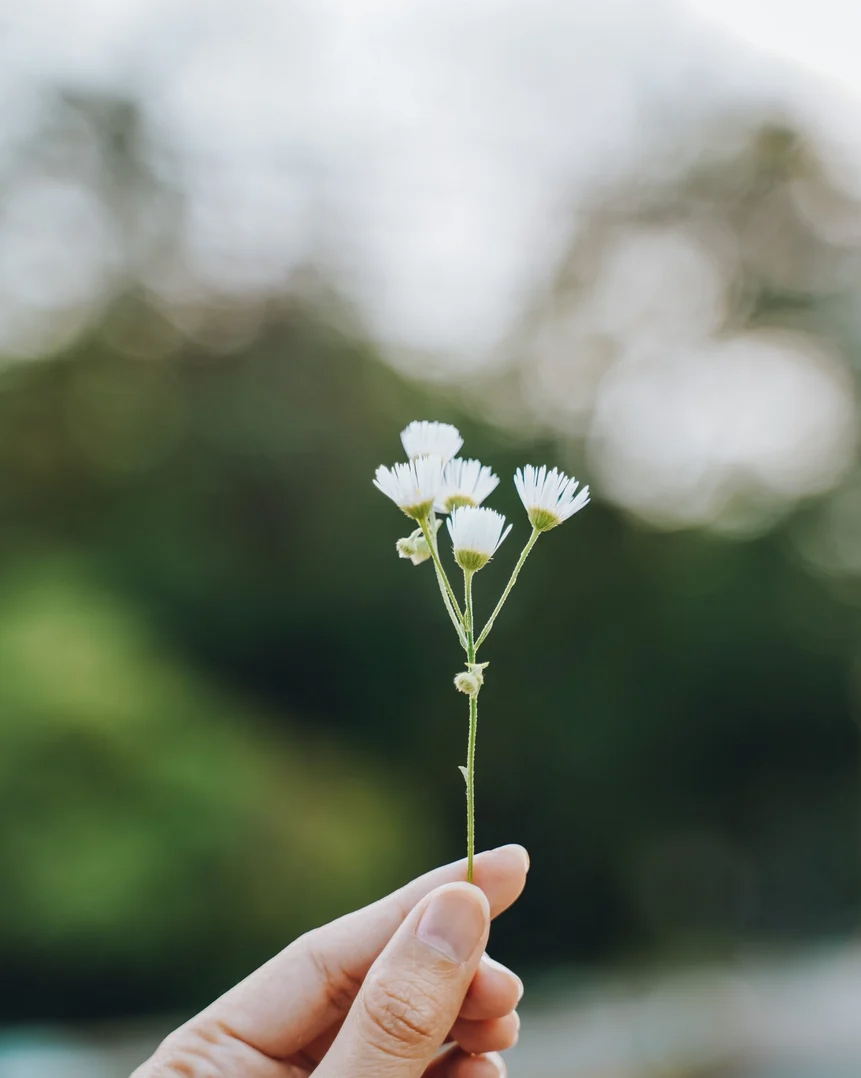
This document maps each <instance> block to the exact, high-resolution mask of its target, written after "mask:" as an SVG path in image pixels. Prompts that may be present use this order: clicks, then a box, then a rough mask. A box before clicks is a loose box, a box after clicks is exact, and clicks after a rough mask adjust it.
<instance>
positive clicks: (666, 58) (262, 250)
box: [0, 0, 861, 356]
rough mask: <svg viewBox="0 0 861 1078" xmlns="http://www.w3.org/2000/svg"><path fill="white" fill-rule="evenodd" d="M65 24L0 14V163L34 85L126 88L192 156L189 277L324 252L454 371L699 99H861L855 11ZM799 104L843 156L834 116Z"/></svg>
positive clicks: (659, 7) (364, 302) (801, 1)
mask: <svg viewBox="0 0 861 1078" xmlns="http://www.w3.org/2000/svg"><path fill="white" fill-rule="evenodd" d="M65 12H66V5H65V3H63V2H61V0H29V2H28V3H27V4H22V5H18V6H17V7H16V10H15V13H14V15H9V14H8V13H6V14H5V15H4V16H2V17H0V31H2V33H0V103H2V102H4V99H5V105H4V107H3V108H2V121H0V154H2V151H3V141H4V138H7V139H8V138H10V137H11V136H13V135H14V129H15V127H16V125H23V124H25V123H26V118H27V115H28V109H31V108H32V107H33V102H34V101H35V100H36V95H32V94H31V95H30V97H29V99H27V98H26V96H25V94H24V93H23V90H22V88H25V87H26V86H28V85H35V84H38V82H39V80H40V79H44V78H45V77H46V76H47V77H48V79H49V80H56V81H59V82H61V83H63V82H65V83H67V84H71V85H74V84H75V83H76V82H79V81H80V82H82V83H83V84H84V85H92V86H96V87H100V86H104V87H108V88H113V87H115V86H116V87H118V88H120V89H121V90H122V89H125V88H127V87H129V86H130V87H131V88H132V89H133V90H140V92H141V96H142V97H143V99H144V100H145V101H146V104H147V107H148V109H149V112H150V116H151V117H152V118H153V119H154V121H155V122H156V123H157V125H158V126H159V127H160V128H161V129H162V130H163V131H165V132H166V133H167V134H168V136H169V137H170V138H171V139H172V140H173V142H174V143H175V144H176V145H178V146H180V147H181V148H183V149H184V150H186V151H187V153H188V160H189V166H188V170H189V174H188V175H187V177H186V179H187V182H188V183H189V185H190V187H191V189H192V190H193V192H194V193H195V196H196V199H195V201H194V205H195V210H194V217H193V220H192V222H191V226H190V227H191V228H192V229H193V230H196V232H195V235H194V237H193V248H194V250H193V254H194V257H195V258H197V259H198V262H199V266H198V267H196V268H197V269H199V268H200V266H205V265H210V264H211V266H215V263H219V266H218V268H217V272H218V273H222V274H233V276H234V279H233V280H230V281H227V282H225V283H227V284H229V285H231V286H236V287H241V286H242V284H243V277H246V278H247V280H246V283H247V285H248V286H249V287H252V288H253V287H255V286H256V284H257V283H258V278H259V275H260V274H261V273H262V274H263V275H264V276H265V275H266V274H267V273H269V272H270V270H272V271H274V272H276V273H277V272H282V267H284V266H286V264H287V263H288V262H289V261H290V260H291V259H292V260H293V261H294V262H300V261H301V260H302V259H303V258H305V257H308V255H309V253H311V252H314V253H317V252H319V251H321V250H323V251H326V250H334V249H336V248H337V250H338V258H339V259H341V260H342V261H341V267H340V268H341V270H342V271H343V273H344V285H345V287H346V288H347V289H348V290H349V291H352V292H353V293H354V294H355V295H356V298H357V299H358V301H359V302H360V304H361V306H362V308H363V310H364V311H365V313H366V316H367V317H368V319H369V321H370V324H371V325H372V326H373V328H374V329H375V330H376V331H377V332H379V333H380V335H381V336H382V337H383V338H384V339H388V340H390V341H393V342H398V343H404V344H406V345H408V346H410V347H412V346H415V345H418V346H419V347H425V348H430V349H434V350H437V349H438V350H440V351H441V352H449V351H454V352H460V353H461V354H463V353H466V352H468V353H469V354H471V355H472V356H475V355H478V354H480V353H481V352H482V351H483V350H485V349H488V348H492V347H493V344H494V341H496V340H498V339H499V338H500V337H502V336H504V335H505V333H506V331H507V330H508V329H509V328H510V323H511V319H515V318H516V317H517V315H518V312H519V311H520V310H521V309H522V306H523V304H524V302H527V299H526V297H528V296H529V294H530V291H531V290H533V289H534V288H535V287H536V284H537V282H539V281H540V275H541V274H542V273H543V272H547V271H548V269H552V265H553V263H554V258H555V250H554V244H555V245H560V244H564V242H565V241H566V229H567V228H568V227H570V224H569V222H570V215H571V210H570V208H571V205H572V200H574V201H576V197H577V195H578V193H579V192H580V191H583V190H588V189H589V188H590V186H592V187H594V185H595V184H596V183H605V182H612V178H613V177H614V175H616V174H617V173H620V172H622V173H630V172H631V170H632V169H636V168H638V167H639V164H638V162H639V155H642V154H643V152H644V151H648V148H649V146H650V145H651V144H652V143H653V142H654V140H655V139H660V138H661V137H664V135H665V134H667V132H669V134H670V135H671V134H672V128H673V124H675V125H680V124H687V126H688V129H689V130H690V131H694V132H695V131H696V130H697V129H698V121H699V117H700V115H707V114H708V110H709V108H711V107H712V106H713V104H714V102H715V101H716V99H717V100H720V99H726V100H729V101H733V100H735V101H736V102H739V101H740V102H741V103H742V107H750V108H751V109H755V108H757V107H761V105H760V106H757V105H756V102H757V101H759V102H760V103H761V102H762V101H764V100H766V101H767V100H768V99H769V98H771V99H774V98H777V97H780V96H781V95H783V96H784V97H788V98H790V99H792V100H793V101H794V102H795V104H796V105H798V103H799V101H800V102H802V104H801V106H800V107H802V108H813V106H812V105H811V104H810V102H811V101H813V100H814V99H816V100H818V99H820V98H821V97H822V92H821V86H820V85H819V78H818V77H817V78H806V77H805V76H804V74H803V70H802V69H807V70H808V71H809V72H815V73H817V76H821V77H823V78H824V79H826V80H830V81H832V82H834V83H836V84H839V85H841V86H843V87H851V88H852V89H853V91H855V92H857V93H858V94H859V96H861V65H859V64H858V63H857V60H856V53H857V43H858V41H859V39H861V35H859V33H858V30H859V28H861V0H604V2H603V3H602V4H600V5H598V4H593V3H591V2H589V0H581V2H580V3H571V2H570V0H410V2H409V3H404V2H403V0H292V2H289V0H77V3H76V4H75V20H74V22H75V27H74V33H69V32H68V26H67V19H66V18H65V17H64V13H65ZM716 26H717V27H719V28H720V32H717V33H716V32H715V27H716ZM750 45H753V46H755V48H754V49H751V48H749V46H750ZM759 49H762V50H764V51H765V53H766V54H768V55H767V56H765V57H763V56H762V55H760V54H759V53H758V52H757V50H759ZM781 60H790V61H792V62H793V63H794V64H795V65H801V67H800V68H799V67H797V66H796V67H795V68H794V70H795V71H796V72H797V74H793V67H792V66H791V65H787V68H788V70H787V71H786V72H784V73H781V71H780V67H781V63H780V61H781ZM777 86H779V87H780V89H779V90H775V87H777ZM4 91H5V92H4ZM655 103H657V104H656V107H655V108H654V109H653V110H652V112H649V109H650V108H651V107H652V105H655ZM816 107H818V108H819V110H820V113H824V114H825V115H826V116H827V124H828V125H831V126H833V125H837V126H838V127H839V125H840V124H841V123H842V124H843V125H844V128H845V130H844V131H843V132H841V134H840V138H841V139H842V141H843V142H844V143H846V144H855V143H857V145H858V146H859V147H861V133H856V132H855V131H854V128H853V124H854V122H855V121H854V120H853V115H854V110H853V109H850V108H842V109H841V108H840V107H837V108H834V107H833V106H832V105H829V106H827V108H826V109H822V106H821V105H818V106H816ZM661 109H664V110H665V111H664V112H662V111H661ZM667 109H669V114H670V115H671V117H672V121H671V123H670V124H667V120H666V114H667V113H666V110H667ZM824 124H825V121H823V120H821V119H817V122H816V126H817V127H820V128H821V127H823V126H824ZM665 128H666V131H665ZM846 132H848V134H847V133H846ZM859 160H861V153H859ZM859 171H861V166H859ZM20 216H21V218H22V219H29V218H30V217H31V212H30V209H29V208H28V207H24V208H23V209H22V211H21V215H20ZM212 222H216V223H221V224H222V225H224V226H225V227H226V224H227V223H228V222H229V224H230V226H231V227H233V229H234V232H233V234H232V235H231V236H230V237H229V241H228V242H227V244H226V246H225V241H224V237H223V235H221V234H217V233H216V230H214V229H213V228H212ZM222 248H224V249H223V250H222ZM243 252H247V257H245V256H244V255H243ZM213 272H216V270H215V269H213Z"/></svg>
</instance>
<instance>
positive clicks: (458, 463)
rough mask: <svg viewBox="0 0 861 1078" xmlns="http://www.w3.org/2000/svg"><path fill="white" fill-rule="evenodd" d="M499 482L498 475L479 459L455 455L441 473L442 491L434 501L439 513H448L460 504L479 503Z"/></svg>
mask: <svg viewBox="0 0 861 1078" xmlns="http://www.w3.org/2000/svg"><path fill="white" fill-rule="evenodd" d="M498 484H499V476H498V475H494V474H493V472H492V471H491V470H490V468H488V467H487V466H486V465H484V464H482V463H481V461H479V460H461V458H460V457H456V458H455V459H454V460H450V461H449V462H448V464H446V466H445V468H444V469H443V473H442V492H441V493H440V496H439V498H438V499H437V503H436V510H437V512H439V513H450V512H451V511H452V509H457V507H458V506H462V505H473V506H475V505H481V503H482V502H483V501H484V499H485V498H486V497H487V496H488V494H490V493H491V491H493V490H495V489H496V487H497V486H498Z"/></svg>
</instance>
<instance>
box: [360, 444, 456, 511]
mask: <svg viewBox="0 0 861 1078" xmlns="http://www.w3.org/2000/svg"><path fill="white" fill-rule="evenodd" d="M374 486H375V487H376V488H377V490H381V491H382V492H383V494H385V495H386V497H387V498H391V499H392V501H393V502H394V503H395V505H397V506H398V508H400V509H402V510H403V511H404V512H405V513H406V515H407V516H408V517H412V518H413V520H422V519H423V518H424V517H426V516H427V515H428V513H430V511H431V510H432V509H433V505H434V502H435V501H436V499H437V497H438V496H439V492H440V489H441V487H442V460H441V458H440V457H438V456H432V457H418V458H417V459H416V460H411V461H410V462H409V463H408V464H395V465H393V466H392V467H391V468H387V467H386V466H385V465H384V464H381V465H380V466H379V468H377V475H376V478H375V479H374Z"/></svg>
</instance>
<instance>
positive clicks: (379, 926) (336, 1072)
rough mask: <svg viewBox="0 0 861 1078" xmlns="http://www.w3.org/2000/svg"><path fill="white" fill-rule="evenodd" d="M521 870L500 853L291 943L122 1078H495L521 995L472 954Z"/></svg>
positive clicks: (481, 954)
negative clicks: (471, 871)
mask: <svg viewBox="0 0 861 1078" xmlns="http://www.w3.org/2000/svg"><path fill="white" fill-rule="evenodd" d="M528 868H529V859H528V856H527V854H526V851H525V850H524V849H523V848H522V847H520V846H502V847H499V848H498V849H496V850H489V851H487V852H485V853H482V854H479V855H478V857H476V859H475V876H474V884H468V883H465V882H463V881H464V880H465V878H466V862H465V861H458V862H456V863H454V864H451V865H445V866H443V867H442V868H438V869H434V870H433V871H432V872H429V873H427V875H425V876H421V877H419V879H416V880H413V881H412V882H411V883H408V884H407V885H406V886H405V887H402V888H401V889H400V890H398V891H395V892H394V893H393V894H391V895H389V896H387V897H386V898H383V899H381V900H380V901H379V902H375V903H374V904H373V905H371V906H367V907H365V908H364V909H362V910H358V911H356V912H355V913H351V914H348V915H347V916H346V917H342V918H340V919H339V920H337V921H333V922H332V923H331V924H328V925H324V926H323V927H322V928H318V929H315V930H314V931H313V932H309V933H307V934H306V935H304V936H301V937H300V938H299V939H297V940H296V941H295V942H294V943H291V944H290V946H289V947H287V948H285V950H283V951H281V952H280V954H278V955H276V956H275V957H274V958H272V959H271V960H270V961H269V962H267V963H266V964H265V965H263V966H261V967H260V969H258V970H256V971H255V972H254V973H252V974H251V975H250V976H249V977H247V978H246V979H245V980H244V981H242V982H240V983H239V984H238V985H236V986H235V987H234V988H232V989H230V991H229V992H227V993H226V994H225V995H223V996H221V998H220V999H217V1000H216V1001H215V1002H214V1003H212V1004H211V1005H210V1006H209V1007H207V1008H206V1009H205V1010H204V1011H201V1013H200V1014H198V1015H196V1016H195V1017H194V1018H192V1019H190V1020H189V1021H188V1022H186V1023H185V1024H184V1025H182V1026H180V1027H179V1029H177V1030H175V1031H174V1032H173V1033H171V1034H170V1035H169V1036H168V1037H167V1038H166V1039H165V1040H164V1042H163V1043H162V1044H161V1045H160V1046H159V1048H158V1049H157V1050H156V1052H155V1054H154V1055H153V1056H152V1058H151V1059H149V1060H147V1062H146V1063H144V1064H143V1065H142V1066H141V1067H139V1068H138V1069H137V1070H136V1071H135V1072H134V1074H133V1075H132V1078H305V1076H306V1075H308V1074H311V1073H312V1072H313V1073H314V1075H315V1078H422V1076H427V1078H500V1076H503V1078H504V1076H505V1074H506V1071H505V1065H504V1063H503V1061H502V1058H501V1056H499V1054H498V1053H499V1052H501V1051H504V1050H505V1049H506V1048H510V1047H511V1046H512V1045H513V1044H515V1042H516V1041H517V1035H518V1030H519V1028H520V1021H519V1018H518V1016H517V1010H516V1008H517V1005H518V1003H519V1002H520V998H521V996H522V994H523V986H522V984H521V982H520V979H519V978H518V977H517V976H516V975H515V974H514V973H512V972H511V971H510V970H508V969H506V968H505V967H504V966H500V965H499V964H498V963H496V962H493V961H492V960H491V959H489V958H488V957H487V955H486V954H485V947H486V944H487V937H488V933H489V931H490V922H491V920H492V919H493V918H494V917H496V916H498V915H499V914H500V913H502V912H503V911H504V910H505V909H507V908H508V907H509V906H510V905H511V904H512V903H513V902H514V901H515V900H516V899H517V897H518V896H519V895H520V893H521V891H522V890H523V887H524V884H525V882H526V873H527V871H528Z"/></svg>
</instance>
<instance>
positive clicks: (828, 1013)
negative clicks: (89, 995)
mask: <svg viewBox="0 0 861 1078" xmlns="http://www.w3.org/2000/svg"><path fill="white" fill-rule="evenodd" d="M554 984H555V985H556V987H553V986H551V985H550V983H549V982H548V983H545V984H544V985H543V986H542V985H540V984H539V985H537V986H533V987H532V988H531V989H529V990H528V992H527V999H526V1003H525V1005H524V1008H523V1012H524V1022H523V1031H522V1035H521V1041H520V1044H519V1045H518V1046H517V1048H516V1049H514V1050H513V1051H512V1052H511V1053H509V1066H510V1072H511V1075H512V1078H849V1076H850V1075H853V1076H857V1075H858V1074H859V1073H861V1022H859V1021H858V1016H859V1014H861V946H859V945H851V946H847V947H843V948H832V949H828V950H819V951H815V952H808V953H803V954H799V955H797V956H795V957H793V958H789V959H784V960H782V961H780V962H765V963H763V962H748V963H739V964H738V965H735V966H733V967H725V968H721V969H703V970H699V971H697V970H692V971H688V972H684V973H677V974H664V975H658V974H655V975H651V976H650V975H645V974H640V975H638V976H636V977H631V976H628V977H625V978H615V979H604V980H602V981H600V982H595V981H593V982H587V983H584V984H583V985H582V986H581V987H580V988H579V989H577V990H576V991H572V989H571V988H570V987H565V979H564V978H562V977H557V978H556V979H555V981H554ZM530 995H532V996H533V1001H532V1002H531V1003H530V1002H529V997H530ZM175 1024H176V1022H175V1021H171V1020H164V1021H163V1022H161V1023H158V1022H152V1023H142V1024H138V1025H132V1026H122V1025H117V1026H113V1027H105V1028H102V1029H100V1030H99V1031H95V1032H94V1031H71V1032H69V1031H59V1030H52V1029H34V1030H31V1031H29V1032H26V1033H24V1032H18V1033H16V1032H8V1033H7V1034H6V1035H5V1036H0V1074H2V1076H3V1078H127V1076H128V1074H129V1073H130V1072H131V1070H133V1069H134V1067H136V1066H137V1065H138V1064H139V1063H140V1062H142V1061H143V1060H144V1059H145V1058H146V1057H147V1056H148V1055H149V1054H150V1052H151V1051H152V1049H153V1047H154V1046H155V1045H156V1044H157V1043H158V1041H159V1039H160V1038H161V1037H162V1036H163V1035H164V1034H165V1033H166V1032H167V1031H168V1030H169V1029H170V1028H172V1026H173V1025H175Z"/></svg>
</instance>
